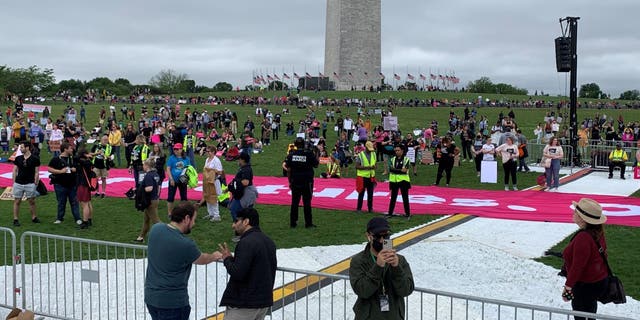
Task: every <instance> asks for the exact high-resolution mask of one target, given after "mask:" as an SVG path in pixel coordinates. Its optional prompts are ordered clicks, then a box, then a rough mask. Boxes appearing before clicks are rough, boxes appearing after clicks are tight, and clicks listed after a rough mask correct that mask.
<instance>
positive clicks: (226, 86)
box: [211, 82, 233, 92]
mask: <svg viewBox="0 0 640 320" xmlns="http://www.w3.org/2000/svg"><path fill="white" fill-rule="evenodd" d="M211 90H212V91H215V92H221V91H231V90H233V86H232V85H231V84H230V83H228V82H218V83H216V85H215V86H213V88H211Z"/></svg>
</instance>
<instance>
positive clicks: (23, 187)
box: [13, 183, 38, 199]
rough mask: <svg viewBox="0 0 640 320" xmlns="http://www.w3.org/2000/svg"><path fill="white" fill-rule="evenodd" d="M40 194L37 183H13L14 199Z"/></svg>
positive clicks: (29, 197)
mask: <svg viewBox="0 0 640 320" xmlns="http://www.w3.org/2000/svg"><path fill="white" fill-rule="evenodd" d="M37 196H38V193H37V192H36V184H35V183H27V184H19V183H14V184H13V198H14V199H22V198H27V199H31V198H35V197H37Z"/></svg>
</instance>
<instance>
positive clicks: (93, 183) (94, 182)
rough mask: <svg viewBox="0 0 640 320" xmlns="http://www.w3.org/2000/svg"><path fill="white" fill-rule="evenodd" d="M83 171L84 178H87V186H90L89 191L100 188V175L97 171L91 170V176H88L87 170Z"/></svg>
mask: <svg viewBox="0 0 640 320" xmlns="http://www.w3.org/2000/svg"><path fill="white" fill-rule="evenodd" d="M82 173H84V178H85V179H86V180H87V186H88V187H89V191H96V190H98V177H97V176H96V173H95V172H93V171H91V176H90V177H89V176H87V172H86V171H85V170H84V169H82Z"/></svg>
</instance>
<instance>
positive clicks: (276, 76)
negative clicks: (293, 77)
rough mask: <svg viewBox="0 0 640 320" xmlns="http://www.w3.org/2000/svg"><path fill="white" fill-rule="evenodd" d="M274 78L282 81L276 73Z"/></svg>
mask: <svg viewBox="0 0 640 320" xmlns="http://www.w3.org/2000/svg"><path fill="white" fill-rule="evenodd" d="M273 77H274V78H276V80H278V81H280V77H278V75H277V74H275V73H274V74H273Z"/></svg>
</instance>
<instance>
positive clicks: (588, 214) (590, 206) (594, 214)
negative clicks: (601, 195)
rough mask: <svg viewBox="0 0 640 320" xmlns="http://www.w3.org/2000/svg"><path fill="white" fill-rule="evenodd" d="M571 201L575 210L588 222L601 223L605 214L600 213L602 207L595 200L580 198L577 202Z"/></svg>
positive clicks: (604, 218) (605, 217)
mask: <svg viewBox="0 0 640 320" xmlns="http://www.w3.org/2000/svg"><path fill="white" fill-rule="evenodd" d="M572 202H573V207H574V208H575V212H576V213H577V214H578V216H580V218H582V220H584V221H585V222H586V223H588V224H603V223H605V222H606V221H607V216H605V215H604V214H602V207H601V206H600V204H599V203H597V202H596V201H595V200H592V199H589V198H582V199H580V201H579V202H575V201H572Z"/></svg>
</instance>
